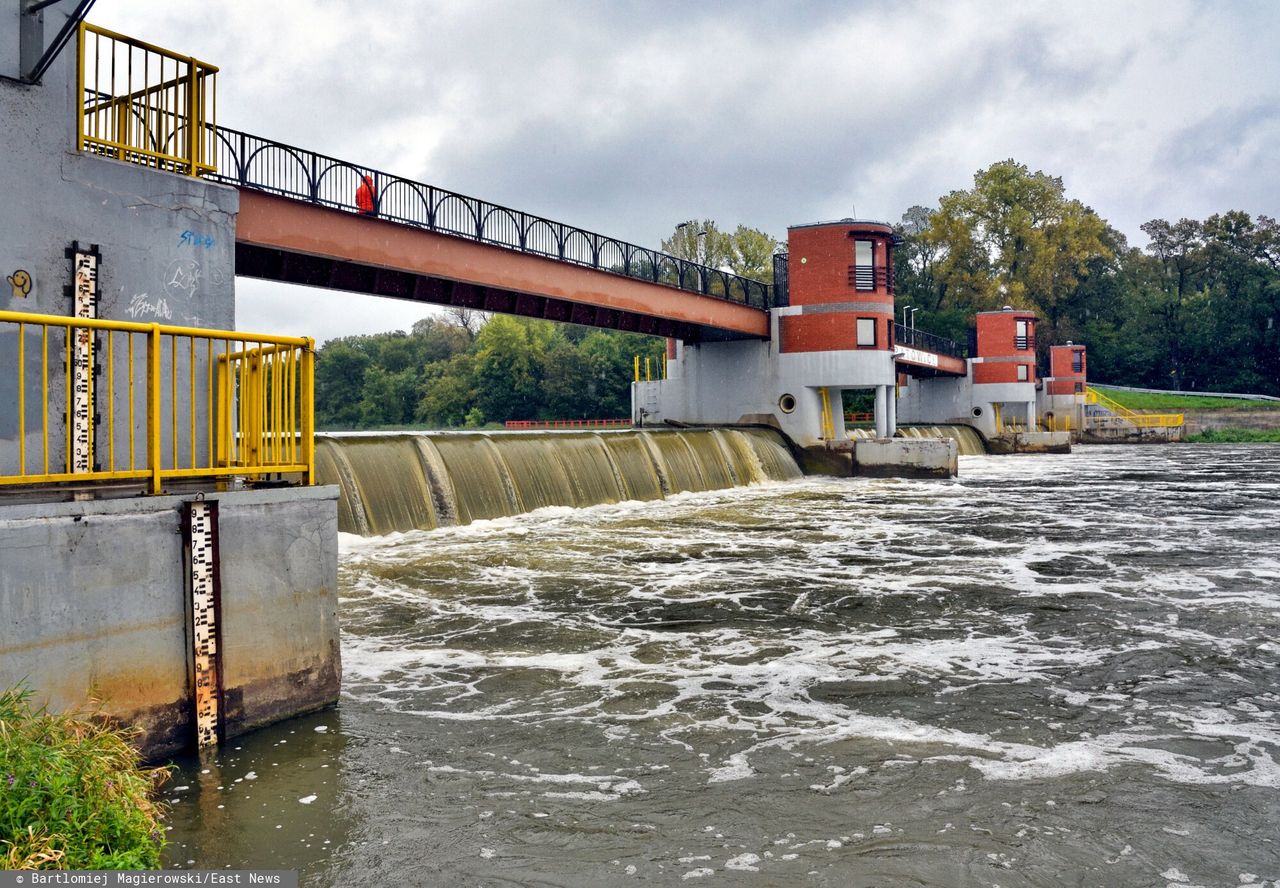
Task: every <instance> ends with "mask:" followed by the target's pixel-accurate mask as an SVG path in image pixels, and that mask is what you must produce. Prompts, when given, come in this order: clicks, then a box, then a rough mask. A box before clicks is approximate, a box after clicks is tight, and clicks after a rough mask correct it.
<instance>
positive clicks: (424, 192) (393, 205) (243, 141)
mask: <svg viewBox="0 0 1280 888" xmlns="http://www.w3.org/2000/svg"><path fill="white" fill-rule="evenodd" d="M217 140H218V141H217V172H215V173H213V174H211V175H210V176H209V177H208V178H211V179H214V180H216V181H219V182H224V183H226V184H228V185H236V186H239V187H241V188H253V189H255V190H258V191H265V192H268V193H271V194H278V195H281V196H284V197H291V198H295V199H298V200H305V201H308V202H309V203H314V204H319V205H321V206H326V207H334V208H337V209H345V210H352V211H356V212H359V210H360V208H359V207H358V206H357V196H356V195H357V191H358V190H359V189H360V187H361V185H362V184H363V183H364V177H366V176H368V177H369V180H370V185H371V187H370V188H369V191H370V192H371V194H370V197H371V202H372V212H371V213H368V214H369V215H374V216H377V217H378V218H380V219H387V220H390V221H392V222H399V223H401V224H404V225H413V226H416V227H419V228H425V229H428V230H430V231H436V232H441V233H443V234H450V235H454V236H455V237H464V238H468V239H470V240H474V241H479V242H481V243H486V244H492V245H495V246H500V247H506V248H508V249H512V250H518V251H520V252H522V253H530V254H533V255H536V256H542V257H545V258H549V259H556V260H559V261H562V262H571V263H573V264H574V265H581V266H585V267H587V268H594V269H596V270H598V271H605V272H610V273H612V274H620V275H624V276H626V277H630V278H638V279H640V280H644V281H651V282H654V283H659V284H668V285H670V286H673V287H678V288H679V289H681V290H688V291H690V292H693V293H700V294H702V295H704V296H711V297H713V298H716V299H724V300H727V301H730V302H738V303H742V304H744V305H749V306H753V307H755V308H762V309H764V308H769V307H770V306H771V305H772V304H773V303H772V299H773V293H772V288H771V287H770V286H769V285H768V284H766V283H764V282H763V281H757V280H753V279H751V278H745V277H742V276H741V275H736V274H733V273H732V272H727V271H724V270H722V269H718V268H710V267H708V266H706V265H699V264H698V263H696V262H690V261H688V260H687V259H681V258H679V257H677V256H671V255H669V254H666V253H661V252H658V251H657V250H650V249H646V248H644V247H639V246H636V245H635V244H629V243H626V242H625V241H620V240H616V239H614V238H611V237H605V236H604V235H601V234H595V233H593V232H590V231H584V230H582V229H581V228H575V227H573V226H572V225H565V224H564V223H562V222H553V221H551V220H550V219H544V218H542V217H541V216H531V215H529V214H528V213H522V212H520V211H519V210H512V209H508V208H507V207H503V206H499V205H497V204H491V203H489V202H487V201H483V200H479V199H478V198H474V197H467V196H465V195H462V194H456V193H455V192H452V191H446V190H444V189H442V188H436V187H435V186H434V185H427V184H424V183H422V182H414V181H411V180H409V179H404V178H401V177H399V176H393V175H391V174H389V173H384V172H382V171H380V170H375V169H371V168H369V167H361V166H357V165H355V164H352V163H349V162H347V161H345V160H339V159H337V158H333V157H327V156H326V155H323V154H317V153H316V152H314V151H306V150H304V149H301V148H294V147H292V146H290V145H285V144H283V143H281V142H273V141H271V140H270V139H264V138H261V137H259V136H254V135H250V134H249V133H244V132H240V131H239V130H233V129H227V128H226V127H218V130H217Z"/></svg>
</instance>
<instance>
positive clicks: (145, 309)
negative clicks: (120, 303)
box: [125, 293, 173, 321]
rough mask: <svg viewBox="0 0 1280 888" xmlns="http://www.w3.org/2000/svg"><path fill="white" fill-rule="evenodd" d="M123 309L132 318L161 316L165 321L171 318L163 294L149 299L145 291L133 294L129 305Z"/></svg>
mask: <svg viewBox="0 0 1280 888" xmlns="http://www.w3.org/2000/svg"><path fill="white" fill-rule="evenodd" d="M125 311H127V312H128V313H129V317H131V318H133V319H134V320H137V319H138V318H163V319H164V320H166V321H168V320H172V319H173V311H172V310H171V309H170V308H169V303H168V302H166V301H165V298H164V297H163V296H158V297H156V298H155V299H149V298H148V297H147V294H146V293H137V294H135V295H134V296H133V297H132V298H131V299H130V300H129V307H128V308H126V309H125Z"/></svg>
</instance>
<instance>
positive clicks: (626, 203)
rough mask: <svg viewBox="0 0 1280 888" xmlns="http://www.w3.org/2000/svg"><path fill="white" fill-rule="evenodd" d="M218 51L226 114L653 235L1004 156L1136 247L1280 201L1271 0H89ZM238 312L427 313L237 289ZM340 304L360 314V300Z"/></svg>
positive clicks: (788, 218) (892, 206)
mask: <svg viewBox="0 0 1280 888" xmlns="http://www.w3.org/2000/svg"><path fill="white" fill-rule="evenodd" d="M90 20H91V21H93V22H95V23H97V24H100V25H103V26H106V27H109V28H113V29H116V30H119V31H123V32H125V33H127V34H131V35H133V36H137V37H140V38H143V39H146V40H149V41H151V42H153V43H158V44H160V45H162V46H167V47H169V48H171V49H174V50H177V51H181V52H184V53H190V54H192V55H195V56H198V57H200V58H202V59H204V60H206V61H209V62H212V63H213V64H216V65H218V66H219V67H220V68H221V73H220V74H219V82H218V89H219V93H218V118H219V122H220V123H222V124H225V125H227V126H231V127H235V128H237V129H244V130H248V131H249V132H253V133H257V134H260V135H263V136H266V137H269V138H274V139H278V140H280V141H285V142H290V143H293V144H295V145H300V146H302V147H306V148H312V149H315V150H318V151H323V152H324V153H327V154H331V155H334V156H337V157H342V158H345V159H349V160H351V161H353V162H356V163H359V164H363V165H367V166H371V167H376V168H379V169H383V170H387V171H391V172H395V173H398V174H401V175H404V176H406V177H409V178H416V179H419V180H421V181H426V182H430V183H432V184H434V185H439V186H441V187H444V188H448V189H451V190H454V191H460V192H463V193H466V194H471V195H475V196H477V197H482V198H485V199H487V200H490V201H493V202H495V203H501V204H505V205H507V206H512V207H516V208H518V209H522V210H526V211H529V212H532V213H537V214H540V215H544V216H549V217H551V218H554V219H557V220H560V221H564V222H568V223H572V224H574V225H578V226H581V227H584V228H588V229H592V230H596V231H599V232H602V233H605V234H609V235H611V236H614V237H619V238H623V239H626V240H629V241H632V242H634V243H639V244H644V245H651V246H657V245H658V243H659V242H660V240H661V239H662V238H663V237H665V236H667V235H669V234H670V233H671V231H672V229H673V227H674V226H675V224H676V223H678V222H680V221H682V220H685V219H691V218H700V219H701V218H710V219H714V220H716V222H717V223H718V224H719V225H720V226H721V227H722V228H723V227H729V228H732V227H734V226H736V225H737V224H739V223H742V224H747V225H751V226H754V227H758V228H763V229H765V230H766V231H768V232H770V233H771V234H773V235H774V236H775V237H779V238H784V237H785V234H786V228H787V226H788V225H794V224H797V223H803V222H811V221H817V220H821V219H832V218H840V217H843V216H849V215H853V214H855V213H856V215H858V216H859V217H863V218H879V219H885V220H888V221H896V220H897V219H898V218H899V217H901V215H902V213H903V212H904V211H905V210H906V209H907V208H908V207H910V206H912V205H913V204H923V205H926V206H936V203H937V200H938V197H939V196H940V195H942V194H945V193H946V192H948V191H952V190H955V189H959V188H966V187H968V186H970V185H971V184H972V181H973V174H974V172H975V171H977V170H978V169H981V168H984V167H986V166H988V165H989V164H991V163H993V162H995V161H998V160H1003V159H1005V158H1009V157H1012V158H1015V159H1017V160H1018V161H1020V162H1022V163H1025V164H1026V165H1028V166H1029V167H1031V168H1032V169H1039V170H1044V171H1045V172H1048V173H1052V174H1054V175H1057V176H1061V177H1062V178H1063V179H1064V181H1065V184H1066V188H1067V192H1068V194H1069V195H1070V196H1072V197H1076V198H1079V199H1080V200H1082V201H1084V202H1085V203H1086V204H1088V205H1090V206H1092V207H1093V208H1094V209H1096V210H1097V211H1098V212H1099V213H1100V214H1102V216H1103V217H1104V218H1106V219H1107V220H1108V221H1110V222H1111V223H1112V224H1113V225H1115V226H1116V227H1117V228H1119V229H1120V230H1121V231H1123V232H1124V233H1125V234H1127V235H1128V236H1129V238H1130V240H1131V241H1132V242H1135V243H1142V242H1143V238H1142V236H1141V232H1140V231H1139V230H1138V226H1139V225H1141V224H1142V223H1143V222H1145V221H1147V220H1148V219H1151V218H1156V217H1165V218H1170V219H1176V218H1179V217H1182V216H1189V217H1193V218H1203V217H1204V216H1206V215H1209V214H1210V213H1214V212H1221V211H1225V210H1228V209H1243V210H1246V211H1248V212H1250V213H1254V214H1258V213H1265V214H1268V215H1280V52H1278V51H1277V47H1280V3H1276V2H1274V0H1256V2H1250V0H1237V2H1213V3H1210V2H1192V0H1158V2H1117V0H1109V2H1071V3H1062V2H1053V3H1038V2H1018V3H1013V2H1005V3H996V2H962V0H945V2H944V0H933V2H910V0H906V2H903V0H899V2H894V3H886V2H882V0H877V2H776V3H763V2H761V3H749V2H723V0H704V2H639V0H616V2H604V0H601V2H593V3H588V2H572V0H550V2H543V0H522V2H514V0H513V2H487V0H441V2H431V0H313V2H301V0H272V2H251V0H224V2H218V3H206V4H192V3H173V2H171V0H165V2H160V0H98V3H97V5H96V6H95V7H94V10H93V13H92V15H91V16H90ZM238 288H239V296H238V300H237V306H238V308H237V310H238V325H239V326H240V327H241V328H242V329H248V330H260V331H273V332H282V333H293V334H310V335H315V336H316V337H317V338H319V339H322V340H323V339H327V338H329V337H332V336H336V335H343V334H345V333H357V332H373V331H376V330H386V329H396V328H401V329H407V328H408V326H409V325H411V324H412V322H413V321H414V320H415V319H417V318H418V317H421V316H422V315H423V314H425V313H427V311H429V310H428V309H425V308H424V307H422V306H416V305H413V304H407V303H397V302H394V301H391V300H379V299H375V298H373V297H358V296H351V295H347V294H331V293H326V292H325V291H319V290H301V289H298V288H292V287H284V286H280V285H272V284H267V283H263V282H260V281H249V280H241V281H240V282H239V284H238ZM353 303H354V304H355V305H356V306H358V307H357V308H355V309H354V310H353Z"/></svg>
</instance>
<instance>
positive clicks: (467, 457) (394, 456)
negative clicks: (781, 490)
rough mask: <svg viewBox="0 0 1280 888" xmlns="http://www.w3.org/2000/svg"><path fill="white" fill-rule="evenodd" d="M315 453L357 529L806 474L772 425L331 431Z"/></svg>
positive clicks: (410, 526)
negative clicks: (521, 430)
mask: <svg viewBox="0 0 1280 888" xmlns="http://www.w3.org/2000/svg"><path fill="white" fill-rule="evenodd" d="M316 461H317V466H316V470H317V475H318V480H319V481H320V482H321V483H325V484H335V485H337V486H338V487H339V489H340V491H341V493H340V495H339V498H338V529H339V530H340V531H343V532H345V533H356V534H361V535H364V536H376V535H381V534H387V533H394V532H397V531H407V530H430V529H432V528H436V527H447V526H450V525H455V524H468V523H470V522H472V521H477V520H482V519H488V518H502V517H506V516H510V515H518V514H521V513H523V512H530V511H533V510H534V509H541V508H545V507H547V506H568V507H574V508H581V507H584V506H594V505H601V504H604V503H617V502H623V501H625V500H657V499H663V498H664V497H667V496H670V495H672V494H676V493H684V492H700V491H707V490H721V489H724V488H728V487H739V486H743V485H747V484H756V483H760V482H763V481H786V480H789V479H792V478H798V477H800V475H801V471H800V467H799V466H798V465H797V464H796V461H795V459H794V458H793V457H792V455H791V452H790V450H789V449H788V447H787V445H786V443H785V442H784V440H783V438H782V436H781V435H780V434H778V433H777V432H775V431H773V430H771V429H671V430H650V431H602V432H541V433H511V432H498V433H488V432H456V433H455V432H435V433H424V432H420V433H390V434H359V433H356V434H328V435H321V436H319V437H318V438H317V442H316Z"/></svg>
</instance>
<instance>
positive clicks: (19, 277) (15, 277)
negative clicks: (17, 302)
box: [5, 268, 32, 299]
mask: <svg viewBox="0 0 1280 888" xmlns="http://www.w3.org/2000/svg"><path fill="white" fill-rule="evenodd" d="M5 280H6V281H8V282H9V286H10V287H13V298H14V299H26V298H27V297H28V296H30V295H31V286H32V284H31V272H29V271H26V270H25V269H21V268H19V269H18V270H17V271H15V272H14V273H13V274H11V275H9V276H8V277H6V278H5Z"/></svg>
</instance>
